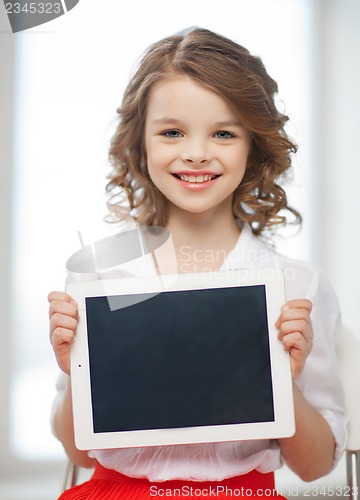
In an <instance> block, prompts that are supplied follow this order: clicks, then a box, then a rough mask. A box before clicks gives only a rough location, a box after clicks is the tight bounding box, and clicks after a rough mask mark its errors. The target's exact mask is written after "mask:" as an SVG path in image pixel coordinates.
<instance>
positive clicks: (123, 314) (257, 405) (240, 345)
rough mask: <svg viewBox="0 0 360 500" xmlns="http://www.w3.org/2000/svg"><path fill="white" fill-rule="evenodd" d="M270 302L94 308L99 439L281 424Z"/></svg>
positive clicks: (247, 294)
mask: <svg viewBox="0 0 360 500" xmlns="http://www.w3.org/2000/svg"><path fill="white" fill-rule="evenodd" d="M265 293H266V290H265V286H263V285H256V286H245V287H231V288H216V289H202V290H190V291H171V292H163V293H160V294H158V295H155V296H149V298H146V296H142V297H139V298H140V299H141V301H140V302H138V303H136V304H134V305H131V306H128V307H123V308H119V309H116V310H113V311H111V310H110V307H109V303H108V300H107V297H91V298H87V299H86V317H87V326H88V341H89V360H90V379H91V398H92V408H93V422H94V432H113V431H129V430H145V429H165V428H179V427H194V426H205V425H221V424H236V423H251V422H271V421H274V406H273V392H272V380H271V366H270V354H269V339H268V325H267V311H266V298H265ZM144 299H146V300H144ZM117 300H119V301H120V302H121V301H122V297H121V296H118V297H117ZM124 301H126V297H124Z"/></svg>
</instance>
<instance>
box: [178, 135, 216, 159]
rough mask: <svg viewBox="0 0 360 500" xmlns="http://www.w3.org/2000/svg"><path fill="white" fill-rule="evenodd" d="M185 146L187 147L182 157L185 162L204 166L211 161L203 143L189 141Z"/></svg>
mask: <svg viewBox="0 0 360 500" xmlns="http://www.w3.org/2000/svg"><path fill="white" fill-rule="evenodd" d="M184 146H185V147H184V150H183V153H182V155H181V157H182V160H183V161H184V162H186V163H189V164H195V165H200V164H201V165H203V164H204V163H207V162H208V161H209V159H210V152H209V150H208V147H207V146H206V144H205V143H204V142H203V141H201V140H198V141H191V142H190V141H188V142H186V144H184Z"/></svg>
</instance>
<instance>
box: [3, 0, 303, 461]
mask: <svg viewBox="0 0 360 500" xmlns="http://www.w3.org/2000/svg"><path fill="white" fill-rule="evenodd" d="M142 3H143V5H140V6H138V8H136V9H134V8H133V6H131V7H128V6H127V4H124V3H123V2H118V0H108V1H107V2H102V3H101V2H95V0H87V1H86V2H80V3H79V5H78V6H77V7H76V8H75V9H73V11H71V13H69V14H67V15H66V16H64V17H62V18H59V19H58V20H56V21H54V22H53V23H52V25H51V27H52V29H54V30H55V32H53V33H45V32H43V33H38V34H35V33H34V34H27V35H26V34H24V35H23V36H19V37H18V40H19V61H18V72H17V98H16V102H17V104H18V109H17V116H16V124H17V128H16V133H15V137H16V143H15V146H14V147H15V152H16V165H17V171H16V184H15V190H16V193H15V195H16V202H15V213H14V227H15V245H14V247H15V249H16V250H15V255H14V260H13V262H14V264H13V265H14V267H13V280H14V300H13V303H14V311H13V318H14V320H13V321H14V332H15V333H14V335H15V349H14V356H13V359H14V374H13V380H14V383H13V404H12V419H11V421H12V422H13V428H12V437H11V442H12V445H13V447H14V450H15V452H16V453H17V454H18V455H19V456H21V457H23V458H25V459H37V458H45V459H46V458H56V457H59V456H60V455H61V456H62V450H61V447H60V445H59V444H58V443H57V442H56V440H55V439H54V438H52V437H51V435H50V427H49V414H50V405H51V400H52V398H53V396H54V386H55V379H56V373H57V370H56V366H55V360H54V357H53V353H52V349H51V347H50V345H49V343H48V340H47V332H48V319H47V300H46V296H47V294H48V292H49V291H50V290H52V289H62V288H63V286H64V280H65V261H66V259H67V258H68V256H69V255H70V254H71V253H73V252H74V251H76V250H77V249H78V248H79V241H78V238H77V231H79V230H80V231H82V232H84V233H85V234H86V232H87V231H88V232H89V234H90V232H91V234H92V235H95V234H96V231H97V228H99V229H98V231H99V232H98V234H100V232H101V231H104V228H102V223H101V219H102V216H103V215H104V214H105V204H104V199H105V198H104V197H103V191H104V186H105V176H106V175H107V173H108V167H107V164H106V158H107V141H108V138H109V136H110V135H111V131H112V129H113V120H114V118H115V110H116V108H117V106H118V105H119V104H120V100H121V96H122V92H123V89H124V87H125V85H126V83H127V81H128V77H129V75H130V73H131V71H132V69H133V67H134V63H135V61H137V60H138V58H139V56H140V55H141V53H142V52H143V50H144V49H145V48H146V47H147V46H148V45H149V44H150V43H152V42H153V41H156V40H157V39H159V38H161V37H163V36H166V35H168V34H171V33H173V32H176V31H178V30H180V29H183V28H185V27H188V26H194V25H197V26H203V27H206V28H209V29H212V30H214V31H217V32H219V33H222V34H224V35H226V36H228V37H230V38H233V39H234V40H236V41H237V42H239V43H240V44H242V45H245V46H246V47H248V48H249V49H250V51H251V52H253V53H254V54H258V55H260V56H261V57H262V59H263V60H264V62H265V65H266V66H267V68H268V70H269V72H270V74H271V75H273V76H274V78H275V79H276V80H277V81H278V82H279V87H280V98H281V100H283V101H284V102H285V103H286V112H288V113H289V114H290V115H291V117H293V118H294V119H295V120H294V121H295V131H294V132H293V133H292V135H293V136H295V140H296V141H298V142H299V143H300V144H301V147H302V153H301V155H300V159H299V160H298V162H297V163H300V169H299V170H301V171H302V174H301V175H300V174H298V176H297V178H296V179H297V180H296V182H297V183H298V182H300V183H301V182H302V180H301V179H302V178H303V177H304V175H305V176H306V171H305V167H304V165H305V163H307V162H308V154H309V153H308V149H309V146H308V144H307V142H306V141H307V138H306V134H305V132H304V131H305V130H306V129H307V128H308V127H309V121H308V111H307V109H308V108H307V105H308V104H309V95H308V93H307V89H308V85H309V81H308V80H309V65H308V63H307V58H308V53H307V44H306V43H304V40H306V39H307V34H308V31H307V30H308V28H307V23H308V5H307V2H304V1H292V2H289V1H287V0H278V1H274V0H273V1H271V2H269V1H268V0H263V1H260V0H253V1H251V2H250V1H248V0H245V1H241V0H228V1H227V2H226V4H224V6H223V7H222V8H220V4H219V3H218V2H213V3H211V2H208V1H205V0H204V1H202V0H201V1H197V2H196V1H191V2H190V1H185V0H184V1H183V2H182V3H181V4H180V8H179V5H178V6H177V8H176V10H175V9H174V12H173V13H169V10H168V8H166V10H164V8H163V5H164V4H163V2H160V1H153V2H142ZM100 6H101V7H100ZM105 6H106V10H105ZM149 20H151V22H149ZM45 29H50V25H49V26H48V27H47V28H44V30H45ZM299 179H300V181H299ZM291 196H292V198H293V204H294V205H296V207H297V208H299V209H300V211H302V210H303V209H305V211H306V203H307V200H306V197H305V195H304V193H303V191H301V190H300V189H293V190H292V191H291ZM290 249H291V252H292V253H293V255H295V256H302V257H304V256H305V257H306V252H307V246H306V238H304V237H301V238H300V239H298V240H296V244H292V246H291V247H290Z"/></svg>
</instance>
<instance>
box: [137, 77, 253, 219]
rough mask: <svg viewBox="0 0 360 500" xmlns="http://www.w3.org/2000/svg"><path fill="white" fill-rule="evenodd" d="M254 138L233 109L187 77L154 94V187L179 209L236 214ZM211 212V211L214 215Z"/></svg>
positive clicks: (149, 143)
mask: <svg viewBox="0 0 360 500" xmlns="http://www.w3.org/2000/svg"><path fill="white" fill-rule="evenodd" d="M249 149H250V138H249V134H248V133H247V131H246V130H245V128H244V127H243V126H242V125H241V123H240V122H239V119H238V117H237V116H236V115H235V113H234V111H233V110H232V108H231V107H230V106H229V104H228V103H227V102H226V101H225V100H224V99H223V98H222V97H220V96H219V95H218V94H217V93H215V92H214V91H212V90H209V89H207V88H205V87H203V86H201V85H200V84H198V83H197V82H196V81H195V80H193V79H191V78H190V77H188V76H186V75H174V77H171V78H168V79H166V80H163V81H161V82H159V83H157V84H156V85H155V86H154V88H153V89H152V91H151V93H150V96H149V102H148V108H147V116H146V121H145V150H146V154H147V166H148V172H149V175H150V177H151V179H152V181H153V183H154V184H155V185H156V186H157V188H158V189H159V190H160V191H161V192H162V193H163V194H164V196H165V197H166V198H167V199H168V200H169V201H170V214H169V216H170V217H171V215H173V214H174V213H176V211H177V210H182V211H184V210H185V211H187V212H191V213H197V214H199V213H205V212H206V213H211V212H213V213H216V212H218V210H219V208H220V206H221V207H222V208H224V207H225V208H226V209H227V208H228V209H229V214H232V194H233V192H234V190H235V189H236V188H237V186H238V185H239V184H240V183H241V181H242V179H243V177H244V173H245V169H246V163H247V158H248V154H249ZM209 211H210V212H209Z"/></svg>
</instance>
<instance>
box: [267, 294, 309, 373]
mask: <svg viewBox="0 0 360 500" xmlns="http://www.w3.org/2000/svg"><path fill="white" fill-rule="evenodd" d="M311 309H312V303H311V302H310V300H307V299H298V300H290V301H289V302H287V303H286V304H284V305H283V306H282V308H281V314H280V316H279V318H278V320H277V321H276V323H275V326H276V328H277V329H278V330H279V339H280V340H281V341H282V343H283V344H284V348H285V350H286V351H289V353H290V363H291V374H292V378H293V380H295V379H297V377H298V376H299V375H300V374H301V372H302V371H303V368H304V366H305V361H306V358H307V357H308V356H309V354H310V352H311V349H312V345H313V329H312V324H311V319H310V313H311Z"/></svg>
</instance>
